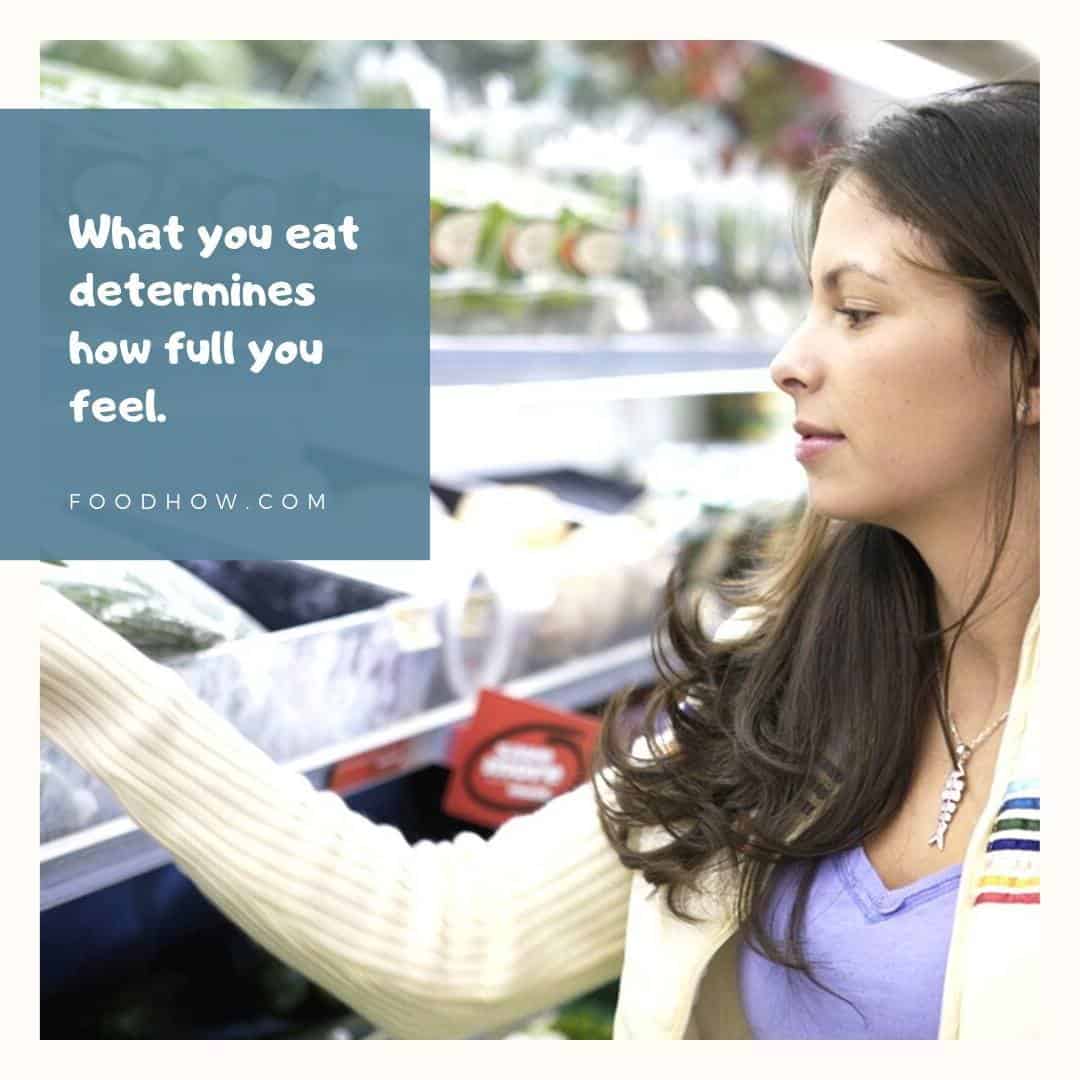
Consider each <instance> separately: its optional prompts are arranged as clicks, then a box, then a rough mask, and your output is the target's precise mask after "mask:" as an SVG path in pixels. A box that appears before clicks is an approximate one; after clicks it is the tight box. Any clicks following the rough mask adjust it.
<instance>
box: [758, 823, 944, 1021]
mask: <svg viewBox="0 0 1080 1080" xmlns="http://www.w3.org/2000/svg"><path fill="white" fill-rule="evenodd" d="M960 869H961V867H960V865H959V864H956V865H954V866H948V867H945V868H944V869H942V870H938V871H937V872H935V873H933V874H930V875H928V876H927V877H924V878H921V879H920V880H919V881H915V882H912V883H911V884H910V885H906V886H904V887H903V888H900V889H886V888H885V886H884V885H883V884H882V883H881V879H880V878H879V877H878V874H877V871H876V870H875V869H874V867H873V865H872V864H871V862H870V860H869V858H868V857H867V855H866V852H865V850H864V849H863V846H862V845H861V844H860V845H859V846H857V847H854V848H851V849H850V850H849V851H844V852H841V853H840V854H838V855H832V856H828V857H827V858H826V859H825V860H824V864H823V865H822V867H821V869H820V870H819V871H818V876H817V878H816V879H815V881H814V885H813V888H812V890H811V893H810V897H809V900H808V902H807V908H806V922H805V924H804V930H803V933H804V939H803V945H804V949H805V951H806V953H807V955H808V957H809V959H810V960H811V962H812V963H813V962H814V961H815V960H816V961H817V963H816V964H815V965H814V966H813V971H814V973H815V975H816V976H817V977H818V979H819V980H821V981H822V982H824V983H825V984H826V986H828V987H829V988H830V989H831V990H833V991H836V992H837V993H839V994H841V995H843V997H846V998H847V999H848V1000H849V1001H851V1002H852V1003H853V1004H854V1005H855V1006H857V1008H858V1010H859V1011H861V1013H862V1016H860V1015H859V1011H856V1009H854V1008H852V1006H851V1005H848V1004H847V1003H846V1002H844V1001H842V1000H840V999H838V998H836V997H833V996H831V995H830V994H828V993H826V992H825V991H824V990H821V989H819V988H818V987H817V986H815V985H814V983H812V982H811V981H810V980H809V979H808V978H807V977H806V976H805V975H803V974H801V973H798V972H795V971H792V970H791V969H790V968H784V967H782V966H781V965H779V964H773V963H772V962H771V961H768V960H766V959H765V958H764V957H762V956H759V955H758V954H757V953H755V952H753V951H752V950H751V949H750V948H749V946H747V945H746V943H745V942H742V943H740V945H739V992H740V994H741V997H742V1004H743V1010H744V1012H745V1013H746V1019H747V1021H748V1022H749V1024H750V1030H751V1031H752V1033H753V1036H754V1038H755V1039H936V1038H937V1033H938V1019H939V1016H940V1013H941V999H942V990H943V986H944V981H945V961H946V958H947V956H948V951H949V939H950V937H951V934H952V924H953V915H954V914H955V911H956V897H957V891H958V887H959V882H960ZM793 878H794V875H793V873H792V872H791V871H790V869H785V870H784V871H783V872H781V875H780V880H779V882H778V885H777V889H776V892H775V893H774V894H773V901H772V903H771V905H770V908H769V911H768V919H769V923H768V925H769V926H770V927H771V928H772V929H773V931H774V932H776V931H779V932H780V933H781V934H783V932H784V931H785V929H786V926H787V919H788V916H789V914H790V911H791V905H792V903H793V901H794V880H793Z"/></svg>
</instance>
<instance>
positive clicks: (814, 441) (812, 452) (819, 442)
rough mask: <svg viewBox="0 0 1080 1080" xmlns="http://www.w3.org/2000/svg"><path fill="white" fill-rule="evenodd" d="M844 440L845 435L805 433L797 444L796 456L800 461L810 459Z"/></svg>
mask: <svg viewBox="0 0 1080 1080" xmlns="http://www.w3.org/2000/svg"><path fill="white" fill-rule="evenodd" d="M843 441H844V436H843V435H803V436H802V438H800V439H799V441H798V442H797V443H796V444H795V457H796V458H797V459H798V460H799V461H809V460H810V459H811V458H816V457H817V456H818V455H819V454H823V453H824V452H825V451H826V450H828V449H830V448H831V447H833V446H835V445H836V444H837V443H841V442H843Z"/></svg>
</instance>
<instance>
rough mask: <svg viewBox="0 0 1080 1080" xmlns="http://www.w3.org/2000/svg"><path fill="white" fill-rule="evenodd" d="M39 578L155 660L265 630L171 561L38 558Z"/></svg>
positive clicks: (249, 635)
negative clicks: (47, 560) (48, 560)
mask: <svg viewBox="0 0 1080 1080" xmlns="http://www.w3.org/2000/svg"><path fill="white" fill-rule="evenodd" d="M41 580H42V582H43V583H44V584H46V585H49V586H51V587H52V588H54V589H56V590H57V591H58V592H60V593H61V594H62V595H64V596H65V597H67V599H68V600H70V601H71V602H72V603H74V604H77V605H78V606H79V607H81V608H82V609H83V610H84V611H86V612H88V613H89V614H90V615H93V616H94V618H95V619H98V620H99V621H100V622H103V623H104V624H105V625H106V626H108V627H109V629H110V630H115V631H116V633H118V634H119V635H120V636H121V637H123V638H124V639H125V640H127V641H129V642H131V644H132V645H134V646H135V647H136V648H137V649H139V650H140V651H141V652H144V653H146V655H147V656H152V657H154V658H155V659H159V660H160V659H164V658H166V657H171V656H179V655H183V654H185V653H192V652H198V651H199V650H201V649H208V648H210V647H211V646H214V645H217V644H220V643H221V642H223V641H233V640H236V639H238V638H244V637H251V636H253V635H258V634H261V633H262V632H263V627H262V626H260V625H259V623H258V622H256V621H255V620H254V619H252V618H251V617H250V616H249V615H247V614H245V613H244V612H243V611H241V610H240V609H239V608H238V607H236V605H235V604H232V603H230V602H229V601H228V600H227V599H225V598H224V597H223V596H221V595H220V594H219V593H218V592H216V591H215V590H214V589H211V588H209V587H208V586H206V585H205V584H204V583H203V582H201V581H200V580H199V579H198V578H197V577H195V576H193V575H192V574H189V573H188V572H187V571H186V570H184V569H182V568H181V567H179V566H177V565H176V564H174V563H171V562H156V561H137V562H96V561H76V562H65V563H63V564H59V565H58V564H56V563H42V564H41Z"/></svg>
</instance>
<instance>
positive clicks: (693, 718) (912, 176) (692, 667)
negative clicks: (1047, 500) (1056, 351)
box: [593, 81, 1039, 993]
mask: <svg viewBox="0 0 1080 1080" xmlns="http://www.w3.org/2000/svg"><path fill="white" fill-rule="evenodd" d="M841 178H850V179H853V180H855V181H856V182H857V183H858V185H859V188H860V190H861V191H862V192H864V193H865V194H866V196H867V197H868V198H870V199H872V200H873V202H874V205H875V206H876V207H877V208H878V209H880V210H882V211H883V212H885V213H887V214H889V215H892V216H894V217H895V218H897V219H900V220H902V221H904V222H906V223H908V224H910V225H912V226H914V228H915V229H916V230H917V231H918V233H919V234H921V236H923V237H925V238H927V239H928V240H929V241H930V243H931V246H932V247H934V248H936V250H937V253H938V254H939V255H940V258H941V265H943V266H944V267H946V268H947V271H942V270H941V269H937V268H934V267H931V266H925V267H923V268H924V269H927V270H929V271H930V272H933V273H938V274H941V273H947V276H948V277H950V278H951V279H952V280H954V281H958V282H960V283H961V284H962V285H964V287H965V288H966V290H967V295H968V296H969V297H970V312H971V317H972V324H973V327H974V328H975V329H976V330H977V331H980V332H981V333H983V334H986V335H1005V340H1008V341H1010V342H1011V349H1010V360H1009V363H1010V380H1011V383H1010V385H1011V390H1012V392H1013V394H1014V400H1017V399H1019V398H1020V396H1021V395H1022V394H1023V392H1024V389H1025V388H1026V387H1029V386H1033V385H1037V384H1038V376H1039V368H1038V351H1037V348H1035V347H1033V344H1032V338H1031V333H1030V331H1032V330H1034V331H1035V332H1036V333H1037V331H1038V326H1039V86H1038V83H1034V82H1026V81H1008V82H998V83H986V84H978V85H974V86H968V87H965V88H963V89H962V90H958V91H952V92H949V93H946V94H940V95H936V96H934V97H933V98H929V99H925V100H923V101H921V102H918V103H914V104H911V105H908V106H904V107H896V108H895V109H894V110H893V111H890V112H889V113H888V114H887V115H884V116H883V117H881V118H879V119H878V120H877V121H876V122H875V123H874V124H873V125H872V126H871V127H870V128H869V129H868V130H867V131H866V132H865V133H863V134H861V135H860V136H858V137H856V138H855V139H853V140H851V141H850V142H849V143H847V144H846V145H843V146H839V147H836V148H835V149H833V150H830V151H829V152H828V153H827V154H825V155H824V156H823V157H822V158H821V159H820V160H819V161H818V162H817V163H815V165H814V166H813V167H812V169H811V170H810V172H809V173H808V174H807V177H806V183H805V185H804V187H803V189H802V191H801V199H800V212H801V211H802V210H804V209H806V207H808V208H809V215H808V218H807V220H806V223H805V225H803V226H799V225H796V228H797V230H799V231H798V235H797V240H796V243H797V245H798V246H799V250H800V257H801V258H802V260H803V263H804V266H805V265H807V264H808V259H807V254H806V252H807V251H812V250H813V246H814V243H815V240H816V237H817V230H818V225H819V222H820V219H821V214H822V210H823V207H824V205H825V201H826V199H827V198H828V196H829V193H830V191H832V189H833V187H834V186H835V185H836V184H837V182H838V181H839V180H840V179H841ZM917 265H920V266H921V265H922V264H921V263H920V264H917ZM1012 424H1013V427H1012V440H1011V443H1010V456H1009V460H1008V467H1006V468H1003V469H1001V470H1000V486H999V488H998V489H997V491H996V492H995V497H994V498H993V499H991V500H990V504H989V509H988V515H989V517H990V518H991V519H992V520H991V521H989V522H988V525H989V533H988V535H991V536H993V537H994V538H995V548H994V554H993V559H992V562H991V565H990V569H989V572H988V573H987V575H986V578H985V579H984V581H983V582H982V583H981V586H980V588H979V590H978V592H977V594H976V596H975V599H974V601H973V602H972V604H971V605H970V607H969V609H968V610H967V611H966V612H965V613H964V614H963V615H962V616H961V618H960V619H958V620H957V621H956V622H955V623H954V624H952V625H951V626H949V627H942V626H941V624H940V618H939V613H938V609H937V600H936V591H935V582H934V579H933V575H932V574H931V572H930V570H929V569H928V567H927V566H926V564H925V562H924V561H923V559H922V557H921V556H920V554H919V553H918V551H917V550H916V549H915V547H914V546H913V545H912V544H910V543H909V542H908V541H907V540H906V539H905V538H904V537H903V536H901V535H900V534H899V533H897V532H895V531H893V530H891V529H889V528H886V527H884V526H881V525H876V524H872V523H865V522H849V521H838V520H833V519H830V518H828V517H825V516H823V515H822V514H820V513H819V512H817V511H815V510H814V509H813V508H812V507H810V506H806V507H805V508H803V510H802V514H801V517H800V519H799V520H798V521H797V523H796V525H795V527H794V528H792V529H791V530H789V531H785V533H784V534H783V535H782V536H781V537H779V538H778V539H777V541H776V542H774V543H773V544H772V545H771V548H770V550H768V551H766V550H764V549H763V550H762V552H761V553H759V557H758V558H757V560H756V561H755V563H754V564H753V566H752V567H751V568H750V569H749V571H748V572H746V573H745V574H743V575H742V576H740V577H738V578H736V577H734V576H730V575H729V576H728V577H727V578H726V579H722V580H719V581H714V582H706V583H695V582H691V581H689V580H687V575H686V571H685V568H684V566H683V565H681V564H680V565H679V566H677V567H676V568H675V570H674V571H673V572H672V574H671V576H670V577H669V579H668V582H667V586H666V592H665V606H664V612H663V615H662V617H661V619H660V621H659V623H658V625H657V627H656V629H655V632H654V635H653V642H652V644H653V656H654V659H655V661H656V665H657V668H658V672H659V681H658V683H657V685H656V687H655V689H654V690H653V691H652V692H651V694H650V695H649V697H648V700H647V702H646V709H645V713H646V715H645V721H644V729H643V733H642V738H643V739H644V743H645V744H646V746H647V748H648V755H647V756H645V757H642V756H641V754H640V753H638V754H635V752H634V749H635V747H634V746H632V745H630V743H631V740H630V738H628V734H627V731H626V730H625V729H626V725H625V723H622V722H620V715H621V714H622V711H623V708H624V705H625V700H626V699H625V696H622V695H620V697H619V698H617V699H615V700H614V701H612V702H611V703H610V704H609V707H608V709H607V710H606V713H605V717H604V723H603V728H602V733H601V738H600V742H599V745H598V750H597V756H596V760H595V763H594V764H595V769H596V771H595V772H594V777H593V782H594V786H595V789H596V795H597V802H598V808H599V813H600V817H601V821H602V824H603V827H604V830H605V832H606V834H607V836H608V839H609V841H610V842H611V843H612V845H613V847H614V848H615V850H616V851H617V852H618V854H619V857H620V859H621V860H622V862H623V863H624V865H626V866H627V867H629V868H631V869H634V870H638V871H640V872H641V873H642V874H643V875H644V877H645V879H646V880H647V881H648V882H649V883H650V884H653V885H654V886H656V887H658V888H662V889H663V890H664V891H665V893H666V902H667V904H668V906H669V908H670V910H671V911H672V913H673V914H675V915H676V916H678V917H680V918H683V919H691V918H692V916H691V915H690V914H689V912H688V910H687V907H686V899H687V897H688V895H689V894H690V893H692V892H694V891H696V890H700V889H702V888H704V887H707V886H705V885H704V882H705V881H706V875H705V871H706V869H707V868H709V867H710V866H715V865H717V864H720V865H723V864H725V863H727V864H730V865H732V866H734V867H735V868H736V869H737V871H738V873H737V881H738V897H737V904H738V908H737V915H738V919H739V922H740V925H741V926H742V928H743V930H744V936H745V939H746V941H747V943H748V945H749V946H750V947H751V948H753V949H754V950H755V951H756V952H758V953H760V954H762V955H764V956H767V957H768V958H769V959H770V960H772V961H774V962H776V963H779V964H783V965H784V966H786V967H790V968H794V969H796V970H799V971H802V972H803V973H805V974H806V975H807V976H808V977H809V978H810V979H811V980H813V981H814V982H815V983H816V984H817V985H818V986H821V987H822V988H823V989H826V990H828V988H827V987H825V986H824V985H823V984H822V983H821V982H820V980H818V978H817V977H816V976H815V974H814V972H813V971H812V970H811V967H810V965H809V963H808V961H807V958H806V956H805V954H804V952H803V950H802V947H801V945H800V940H801V938H802V925H803V920H804V915H805V910H806V905H807V901H808V898H809V894H810V890H811V888H812V885H813V881H814V878H815V876H816V873H817V870H818V868H819V866H820V860H821V858H822V857H823V856H826V855H829V854H832V853H835V852H839V851H843V850H846V849H848V848H851V847H853V846H855V845H857V844H859V843H860V842H861V841H862V840H863V839H864V838H865V837H868V836H870V835H871V834H873V833H874V832H875V831H877V830H878V829H880V828H881V827H882V826H883V825H884V824H886V823H887V822H888V821H889V820H890V818H891V817H892V816H893V815H894V814H895V813H896V811H897V810H898V808H899V807H900V804H901V802H902V800H903V797H904V795H905V793H906V792H907V790H908V788H909V786H910V783H911V781H912V778H913V775H914V769H915V761H916V750H917V736H918V734H919V730H918V722H919V720H920V718H922V717H925V716H927V715H932V713H931V710H934V711H936V712H937V714H938V717H939V719H940V722H941V728H942V732H943V734H944V737H945V739H946V742H947V745H949V747H950V748H951V750H952V751H953V754H954V760H955V747H953V744H952V740H951V738H950V735H949V731H948V729H947V724H946V722H945V716H944V714H943V713H942V710H941V707H940V704H939V702H940V697H941V696H942V695H947V687H948V672H949V670H950V666H951V662H952V654H953V650H954V649H955V647H956V641H957V640H958V639H959V637H960V635H961V634H962V633H963V631H964V629H965V627H966V626H967V624H968V622H969V620H970V619H971V617H972V615H973V613H974V612H975V610H976V609H977V608H978V606H979V604H980V603H981V602H982V600H983V598H984V597H985V595H986V593H987V590H988V588H989V586H990V582H991V580H992V578H993V576H994V573H995V570H996V569H997V566H998V562H999V559H1000V556H1001V553H1002V550H1003V549H1004V546H1005V542H1006V539H1007V537H1008V534H1009V530H1010V527H1011V525H1012V522H1013V517H1014V510H1015V506H1016V494H1017V475H1018V468H1019V460H1020V452H1021V443H1022V431H1021V429H1020V427H1019V425H1018V423H1017V420H1016V417H1015V415H1014V416H1013V421H1012ZM1036 452H1037V451H1036ZM1036 471H1037V461H1036ZM702 585H704V586H705V591H706V592H708V593H712V594H714V595H715V596H717V597H718V598H719V599H720V601H721V603H722V605H724V606H725V607H726V608H727V609H729V610H733V611H736V612H737V613H739V614H740V615H742V616H744V617H743V618H742V619H741V620H740V624H739V625H740V626H741V628H742V632H740V633H737V634H735V633H725V634H723V635H721V636H720V637H719V638H717V637H716V636H714V635H712V634H709V633H707V632H706V631H705V629H704V620H703V619H702V618H701V612H700V608H699V604H697V603H693V602H691V600H690V596H691V594H692V590H693V589H694V588H698V589H700V587H701V586H702ZM732 625H734V624H729V627H730V626H732ZM953 631H955V637H954V639H953V641H952V644H951V647H950V648H949V649H948V650H946V649H945V644H944V643H945V640H946V638H945V635H946V634H947V633H949V632H953ZM946 651H947V655H946ZM669 652H670V653H671V656H670V657H669V656H668V653H669ZM942 673H944V674H942ZM945 705H946V709H947V700H946V703H945ZM601 775H602V776H603V778H604V786H605V788H606V789H607V790H606V791H603V792H602V791H601V789H600V784H599V778H600V776H601ZM656 826H659V828H660V829H661V830H662V834H663V835H664V836H665V842H664V843H662V844H660V845H659V846H652V845H650V849H649V850H642V849H641V846H640V845H639V844H638V843H637V842H636V837H637V834H638V833H639V831H640V830H642V829H644V828H649V827H656ZM779 867H790V868H791V869H792V870H793V871H795V872H796V882H797V887H796V890H795V900H794V904H793V907H792V910H791V912H790V916H789V921H788V925H787V927H786V930H785V932H784V934H783V935H782V936H780V935H776V934H774V933H773V932H771V931H770V929H769V927H768V925H767V920H766V918H765V914H766V911H767V908H768V904H769V901H770V898H771V894H772V892H773V891H774V889H775V885H776V875H775V874H774V873H773V871H774V870H776V869H777V868H779ZM829 992H830V993H832V991H829Z"/></svg>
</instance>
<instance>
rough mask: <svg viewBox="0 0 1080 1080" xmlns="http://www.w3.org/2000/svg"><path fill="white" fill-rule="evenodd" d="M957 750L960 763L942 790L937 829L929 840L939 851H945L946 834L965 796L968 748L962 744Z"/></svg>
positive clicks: (950, 774)
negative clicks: (965, 768) (965, 765)
mask: <svg viewBox="0 0 1080 1080" xmlns="http://www.w3.org/2000/svg"><path fill="white" fill-rule="evenodd" d="M956 749H957V757H958V758H959V759H960V763H959V765H957V767H956V768H955V769H953V771H952V772H951V773H949V776H948V779H946V781H945V787H944V788H942V791H941V809H940V810H939V811H938V820H937V829H936V830H935V831H934V835H933V836H931V837H930V840H929V844H930V846H931V847H936V848H937V849H938V851H944V850H945V833H946V832H947V831H948V828H949V825H951V824H952V818H953V813H954V812H955V810H956V807H957V805H958V804H959V802H960V800H961V798H963V795H964V776H965V773H964V760H965V759H966V757H967V747H966V746H964V745H963V744H961V745H960V746H958V747H957V748H956Z"/></svg>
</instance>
